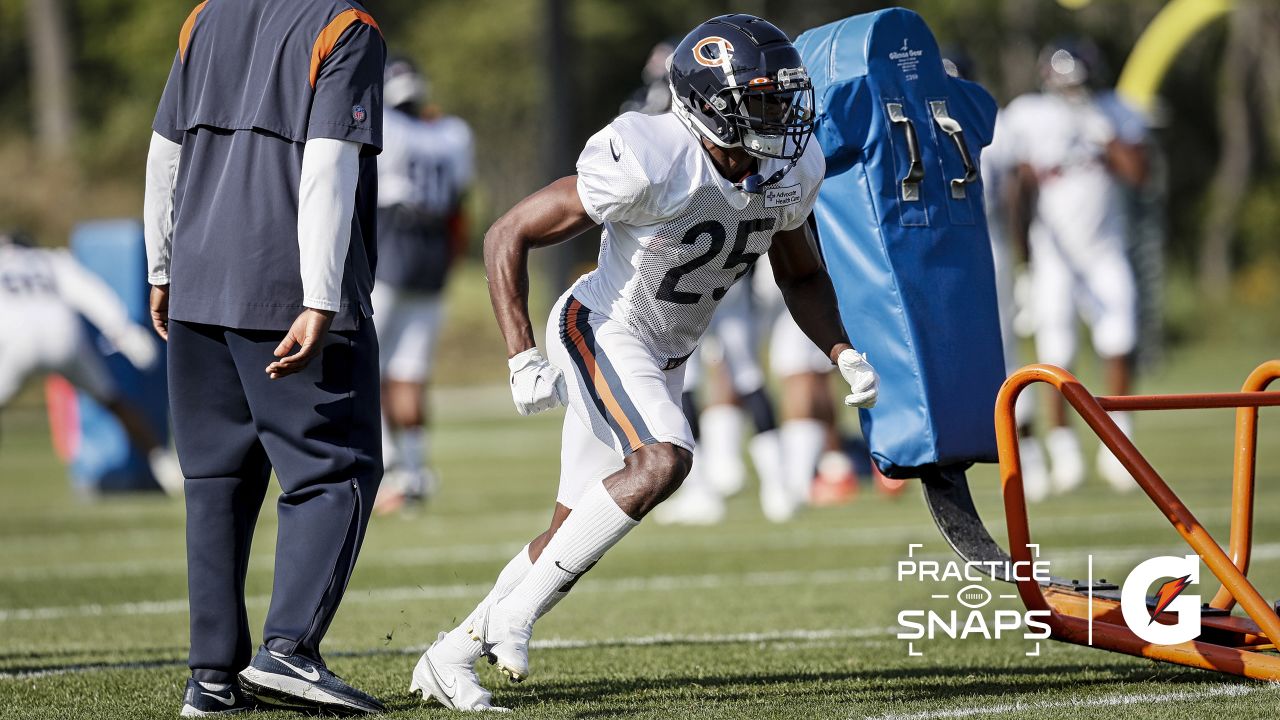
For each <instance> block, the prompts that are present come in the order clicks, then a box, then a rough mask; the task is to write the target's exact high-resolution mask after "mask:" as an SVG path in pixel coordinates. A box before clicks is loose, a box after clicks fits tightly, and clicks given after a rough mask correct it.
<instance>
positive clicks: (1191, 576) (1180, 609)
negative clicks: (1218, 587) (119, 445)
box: [1120, 555, 1200, 645]
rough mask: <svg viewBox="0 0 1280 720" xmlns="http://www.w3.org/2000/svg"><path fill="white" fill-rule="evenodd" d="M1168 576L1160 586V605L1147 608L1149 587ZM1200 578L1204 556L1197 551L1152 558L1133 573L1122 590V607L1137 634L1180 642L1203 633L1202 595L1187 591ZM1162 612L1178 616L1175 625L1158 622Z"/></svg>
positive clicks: (1169, 642) (1158, 640)
mask: <svg viewBox="0 0 1280 720" xmlns="http://www.w3.org/2000/svg"><path fill="white" fill-rule="evenodd" d="M1167 578H1173V579H1172V580H1166V582H1164V583H1163V584H1162V585H1160V587H1159V588H1158V589H1157V590H1156V593H1155V594H1156V606H1155V608H1154V609H1151V610H1149V609H1148V608H1147V591H1148V590H1149V589H1150V588H1151V586H1152V585H1153V584H1155V582H1156V581H1157V580H1161V579H1167ZM1199 582H1200V558H1198V557H1197V556H1195V555H1187V556H1185V557H1174V556H1171V555H1162V556H1160V557H1155V558H1151V559H1150V560H1147V561H1145V562H1143V563H1141V564H1140V565H1138V567H1136V568H1134V569H1133V572H1131V573H1129V577H1128V578H1125V581H1124V587H1123V588H1122V589H1121V590H1120V611H1121V612H1122V613H1123V614H1124V622H1125V624H1126V625H1128V626H1129V629H1130V630H1132V631H1133V632H1134V634H1135V635H1137V636H1138V637H1140V638H1142V639H1143V640H1146V641H1147V642H1149V643H1152V644H1154V645H1177V644H1178V643H1184V642H1187V641H1188V640H1194V639H1195V638H1197V637H1199V635H1200V596H1199V595H1184V594H1183V590H1186V589H1187V586H1188V585H1195V584H1198V583H1199ZM1162 612H1171V613H1173V614H1174V615H1176V616H1177V617H1178V622H1177V623H1176V624H1173V625H1164V624H1161V623H1159V622H1156V617H1157V616H1159V615H1160V613H1162Z"/></svg>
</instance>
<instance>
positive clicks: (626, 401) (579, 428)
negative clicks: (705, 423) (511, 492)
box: [546, 291, 694, 508]
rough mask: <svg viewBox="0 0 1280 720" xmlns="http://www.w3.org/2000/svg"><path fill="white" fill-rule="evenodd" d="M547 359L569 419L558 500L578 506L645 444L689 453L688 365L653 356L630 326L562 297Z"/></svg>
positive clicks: (550, 322)
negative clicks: (684, 406)
mask: <svg viewBox="0 0 1280 720" xmlns="http://www.w3.org/2000/svg"><path fill="white" fill-rule="evenodd" d="M546 348H547V358H548V359H549V360H550V361H551V362H552V363H554V364H555V365H556V367H558V368H560V370H561V372H563V373H564V375H565V385H566V387H567V388H568V391H569V410H568V412H566V413H565V420H564V432H563V439H562V446H561V455H560V489H559V491H558V492H557V494H556V502H559V503H560V504H562V505H564V506H566V507H570V508H572V507H574V506H575V505H576V504H577V502H578V499H579V498H580V497H581V496H582V493H583V492H585V491H586V489H587V488H589V487H591V485H592V484H593V483H596V482H599V481H600V480H602V479H604V478H605V477H607V476H609V475H611V474H613V473H614V472H616V471H618V470H620V469H621V468H622V464H623V462H622V461H623V458H624V457H626V456H627V455H630V454H631V453H633V452H635V451H636V450H638V449H639V448H641V447H643V446H645V445H652V444H655V443H661V442H669V443H672V444H674V445H678V446H680V447H682V448H685V449H687V450H690V451H692V450H693V446H694V442H693V431H692V430H691V429H690V428H689V423H688V422H687V421H686V420H685V417H684V412H683V411H682V410H681V408H680V393H681V390H682V389H683V387H684V365H683V364H679V365H677V366H676V367H674V368H670V369H667V368H666V366H667V365H670V364H672V363H671V361H670V360H668V359H665V358H664V359H658V358H655V357H654V356H653V355H652V353H650V351H649V349H648V347H646V345H645V343H644V342H642V341H641V340H640V339H638V338H637V337H636V336H635V335H634V334H633V333H632V332H631V330H630V329H629V328H627V327H626V326H624V325H622V324H621V323H618V322H615V321H613V320H610V319H609V318H607V317H605V316H604V315H602V314H600V313H598V312H596V311H594V310H591V309H590V308H588V307H587V306H585V305H583V304H582V303H581V302H579V301H578V300H577V299H576V298H574V297H573V295H572V291H570V292H567V293H565V294H564V295H563V296H561V297H560V299H559V300H558V301H557V302H556V305H555V307H554V308H553V309H552V311H551V316H550V318H549V319H548V321H547V339H546Z"/></svg>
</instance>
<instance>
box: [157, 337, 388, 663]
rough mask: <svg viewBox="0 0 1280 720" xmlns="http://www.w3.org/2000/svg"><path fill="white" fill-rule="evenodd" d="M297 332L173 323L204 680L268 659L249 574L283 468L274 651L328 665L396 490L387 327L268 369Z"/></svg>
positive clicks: (176, 411) (177, 426)
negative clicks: (370, 530)
mask: <svg viewBox="0 0 1280 720" xmlns="http://www.w3.org/2000/svg"><path fill="white" fill-rule="evenodd" d="M282 337H283V334H282V333H280V332H266V331H256V330H235V329H231V328H225V327H218V326H212V325H201V324H196V323H185V322H180V321H171V322H170V323H169V402H170V406H171V409H172V414H173V426H174V442H175V444H176V446H177V450H178V460H179V462H180V463H181V465H182V471H183V474H184V475H185V476H186V502H187V585H188V592H189V594H190V602H191V654H190V658H189V664H190V666H191V669H192V673H193V676H194V677H195V678H196V679H197V680H203V681H206V682H231V681H233V680H234V676H235V674H236V673H238V672H239V671H240V670H242V669H243V668H244V667H245V666H246V665H248V663H249V660H250V659H251V657H252V655H253V652H254V645H253V643H252V641H251V639H250V635H249V624H248V618H247V616H246V614H245V596H244V585H245V574H246V572H247V570H248V564H249V547H250V544H251V541H252V539H253V529H254V525H255V523H256V522H257V519H258V511H259V509H260V508H261V506H262V502H263V499H264V497H265V495H266V492H267V484H268V482H269V479H270V474H271V471H272V469H274V470H275V473H276V478H277V480H278V481H279V483H280V488H281V491H282V494H281V495H280V498H279V502H278V503H277V513H278V516H279V518H278V519H279V530H278V533H277V537H276V562H275V581H274V587H273V590H272V594H271V607H270V610H269V611H268V613H267V620H266V627H265V628H264V629H263V643H264V644H265V645H266V646H267V647H268V648H270V649H272V650H275V651H277V652H282V653H286V654H293V653H299V654H302V655H304V656H307V657H311V658H314V659H316V660H320V659H321V658H320V641H321V639H322V638H323V637H324V634H325V631H326V630H328V628H329V623H330V622H331V621H332V620H333V616H334V613H335V612H336V610H337V608H338V603H339V602H340V601H341V600H342V594H343V591H344V590H345V589H346V585H347V581H348V579H349V578H350V577H351V571H352V569H353V568H354V567H355V561H356V556H357V554H358V553H359V550H360V544H361V542H362V541H363V539H364V532H365V528H366V527H367V525H368V521H369V512H370V510H371V509H372V507H373V500H374V497H375V495H376V494H377V491H378V483H379V482H380V481H381V479H382V450H381V429H380V424H379V417H380V413H381V406H380V398H379V385H378V341H377V337H376V336H375V334H374V329H373V323H371V322H364V323H362V326H361V327H360V328H359V329H357V330H354V331H350V332H339V333H335V332H330V333H329V334H328V336H327V337H326V339H325V343H324V347H323V349H322V350H321V352H320V354H319V355H318V356H316V357H315V358H314V359H313V360H312V361H311V363H310V364H309V365H308V366H307V367H306V369H305V370H303V371H302V372H301V373H298V374H296V375H290V376H288V377H284V378H281V379H279V380H271V379H270V378H268V377H267V374H266V372H265V371H264V369H265V368H266V367H267V365H268V364H269V363H271V362H272V360H274V357H273V356H272V351H273V350H274V349H275V347H276V345H277V344H278V343H279V342H280V340H281V338H282Z"/></svg>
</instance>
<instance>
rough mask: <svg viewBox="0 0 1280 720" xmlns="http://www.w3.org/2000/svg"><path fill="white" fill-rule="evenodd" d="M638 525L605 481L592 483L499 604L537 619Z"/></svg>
mask: <svg viewBox="0 0 1280 720" xmlns="http://www.w3.org/2000/svg"><path fill="white" fill-rule="evenodd" d="M639 524H640V521H639V520H633V519H632V518H631V517H630V516H629V515H627V514H626V513H625V512H623V511H622V508H620V507H618V503H617V502H615V501H614V499H613V497H612V496H611V495H609V491H608V490H607V489H606V488H605V486H604V483H596V484H595V485H593V486H592V487H591V488H590V489H588V490H587V491H586V492H585V493H583V495H582V499H581V500H579V501H578V506H577V507H575V508H574V509H573V512H572V513H570V514H569V517H568V518H567V519H566V520H565V521H564V524H563V525H561V526H560V529H559V530H557V531H556V534H555V536H554V537H552V538H551V542H549V543H547V546H546V548H544V549H543V551H542V554H541V555H539V556H538V561H537V562H535V563H534V564H533V567H532V568H530V570H529V573H528V574H527V575H525V577H524V580H521V581H520V584H519V585H517V586H516V587H515V589H514V590H512V591H511V592H510V594H508V595H507V596H506V597H505V598H503V599H502V600H500V601H499V602H498V604H497V607H498V608H500V609H501V610H502V611H503V612H505V613H508V614H511V615H514V616H516V617H518V618H528V620H529V622H532V621H534V620H537V619H538V618H539V617H542V616H543V615H544V614H546V612H547V611H549V610H550V609H551V608H553V607H555V605H556V603H558V602H560V600H561V598H563V597H564V596H565V595H567V594H569V590H570V589H571V588H572V587H573V585H574V583H576V582H577V581H578V578H579V577H581V576H582V574H583V573H585V572H586V571H588V570H590V569H591V566H592V565H595V564H596V562H597V561H599V560H600V558H601V557H603V556H604V554H605V553H606V552H608V550H609V548H611V547H613V546H614V545H615V544H616V543H617V542H618V541H619V540H621V539H622V537H623V536H624V535H626V534H627V533H629V532H631V529H632V528H634V527H635V526H636V525H639Z"/></svg>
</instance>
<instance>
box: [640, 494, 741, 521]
mask: <svg viewBox="0 0 1280 720" xmlns="http://www.w3.org/2000/svg"><path fill="white" fill-rule="evenodd" d="M724 515H725V508H724V498H723V497H721V496H720V494H719V493H716V492H714V491H712V490H709V489H704V488H698V487H685V488H682V489H680V490H679V491H677V492H676V494H675V495H672V496H671V497H670V498H667V500H666V501H665V502H663V503H662V504H661V505H659V506H658V507H657V508H655V509H654V511H653V520H654V522H656V523H658V524H659V525H703V526H705V525H716V524H719V523H721V522H723V521H724Z"/></svg>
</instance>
